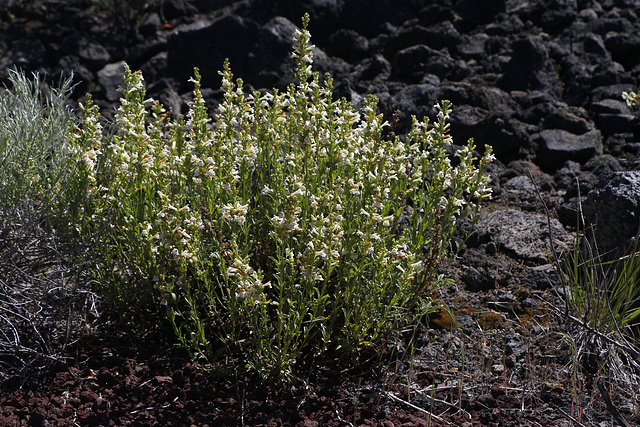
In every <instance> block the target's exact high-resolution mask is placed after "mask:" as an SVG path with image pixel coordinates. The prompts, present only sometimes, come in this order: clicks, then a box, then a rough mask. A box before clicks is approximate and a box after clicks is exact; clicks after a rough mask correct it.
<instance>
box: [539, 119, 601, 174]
mask: <svg viewBox="0 0 640 427" xmlns="http://www.w3.org/2000/svg"><path fill="white" fill-rule="evenodd" d="M539 139H540V148H539V150H538V155H537V157H536V163H537V164H538V165H539V166H540V167H541V168H542V169H546V170H554V169H556V168H558V167H559V166H561V165H562V164H564V162H566V161H567V160H575V161H577V162H580V163H584V162H586V161H587V160H589V159H590V158H591V157H593V156H594V155H596V154H602V135H601V134H600V131H598V130H593V131H590V132H587V133H585V134H583V135H576V134H573V133H571V132H568V131H566V130H563V129H545V130H543V131H542V132H540V135H539Z"/></svg>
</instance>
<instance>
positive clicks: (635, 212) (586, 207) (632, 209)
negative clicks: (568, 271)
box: [583, 171, 640, 256]
mask: <svg viewBox="0 0 640 427" xmlns="http://www.w3.org/2000/svg"><path fill="white" fill-rule="evenodd" d="M583 211H584V215H585V219H586V221H587V224H595V237H596V241H597V243H598V248H599V250H600V253H601V254H602V255H605V254H608V253H610V254H609V256H620V255H622V254H623V251H624V250H625V249H626V248H627V246H628V245H629V244H630V243H631V241H632V239H633V238H635V237H636V236H637V235H638V231H640V228H639V227H640V172H637V171H634V172H618V173H614V174H611V175H609V176H608V177H606V178H604V179H602V180H601V181H600V182H599V183H598V184H597V185H596V187H595V188H594V189H593V190H592V191H590V192H589V194H588V195H587V197H586V199H585V200H584V204H583Z"/></svg>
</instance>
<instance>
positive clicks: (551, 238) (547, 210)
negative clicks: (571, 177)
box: [527, 169, 580, 314]
mask: <svg viewBox="0 0 640 427" xmlns="http://www.w3.org/2000/svg"><path fill="white" fill-rule="evenodd" d="M527 172H528V173H529V179H530V180H531V183H532V184H533V188H535V190H536V194H538V197H539V198H540V202H542V206H543V207H544V211H545V212H546V214H547V227H548V228H549V243H550V245H551V253H552V254H553V258H554V259H555V261H556V265H560V258H558V252H557V251H556V246H555V244H554V243H553V235H552V234H551V214H550V213H549V208H548V207H547V204H546V203H545V202H544V199H543V198H542V194H540V190H538V184H536V181H535V180H534V179H533V175H531V170H529V169H527ZM578 191H580V188H579V187H578ZM562 289H563V292H564V296H565V298H564V311H565V314H569V300H568V299H567V285H566V283H565V282H564V281H563V282H562Z"/></svg>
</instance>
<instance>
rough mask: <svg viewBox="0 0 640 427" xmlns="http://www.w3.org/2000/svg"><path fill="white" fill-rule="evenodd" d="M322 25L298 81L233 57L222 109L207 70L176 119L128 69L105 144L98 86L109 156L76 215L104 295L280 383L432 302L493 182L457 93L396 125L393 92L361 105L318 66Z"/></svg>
mask: <svg viewBox="0 0 640 427" xmlns="http://www.w3.org/2000/svg"><path fill="white" fill-rule="evenodd" d="M308 22H309V17H308V16H305V17H304V18H303V27H302V30H300V31H297V33H296V38H295V44H296V47H295V50H294V52H293V56H294V58H295V59H296V61H297V67H296V69H295V75H296V83H295V84H292V85H291V86H289V88H288V89H287V90H286V91H284V92H279V91H278V90H274V91H273V92H272V93H266V94H262V93H259V92H254V93H252V94H246V93H245V92H244V90H243V82H242V80H241V79H237V80H234V78H233V75H232V72H231V69H230V65H229V63H228V61H227V62H225V64H224V68H223V70H222V71H221V73H220V74H221V76H222V91H223V93H224V102H223V103H222V104H221V105H220V106H219V108H218V111H217V114H216V115H215V117H214V119H213V120H211V119H210V118H209V116H208V114H207V110H206V106H205V103H204V100H203V98H202V94H201V92H200V75H199V73H198V70H197V69H196V70H195V72H194V78H193V79H192V80H191V81H192V83H193V84H194V87H195V88H194V91H193V100H192V101H191V103H190V105H189V111H188V113H187V115H186V117H184V118H181V119H179V120H178V121H172V120H170V119H169V118H168V116H167V115H166V114H165V111H164V110H163V108H162V106H161V105H159V104H158V103H153V102H152V101H149V100H146V98H145V89H144V84H143V79H142V75H141V74H140V73H139V72H132V71H131V70H129V68H127V69H126V74H125V87H124V89H123V98H122V100H121V107H120V109H119V110H118V114H117V121H116V122H117V123H116V124H117V127H118V129H119V130H118V132H117V134H116V135H114V136H113V137H112V138H111V139H110V140H107V142H101V141H102V140H104V138H101V135H100V134H101V131H100V129H99V128H98V127H97V126H96V123H97V117H98V111H97V109H96V108H95V107H93V106H91V103H90V99H89V100H88V101H87V105H85V106H84V123H85V125H84V126H83V128H82V131H81V132H80V133H79V135H78V140H79V141H81V142H82V144H83V146H86V147H89V148H88V151H87V153H88V154H87V156H85V159H87V158H89V159H94V158H95V161H91V162H88V161H85V162H84V163H83V164H84V166H83V168H84V169H83V170H84V173H85V174H86V179H85V180H84V181H83V182H86V183H87V185H88V189H87V191H86V192H87V194H89V195H90V199H89V201H88V202H87V203H86V204H85V205H84V206H83V211H82V212H79V213H78V218H82V221H80V220H79V219H78V218H76V219H74V220H73V221H77V222H78V223H82V227H81V231H82V232H83V233H95V235H96V236H98V237H97V243H96V245H95V247H96V250H95V251H94V253H93V260H94V263H95V273H96V277H97V278H98V280H99V282H100V283H101V284H102V287H103V288H104V290H105V292H106V293H107V294H109V295H111V296H112V297H113V298H114V300H115V301H118V302H119V303H120V304H122V306H123V307H124V308H126V309H127V310H129V311H135V310H137V311H138V312H140V314H144V312H145V311H147V312H158V310H166V313H167V317H168V319H169V321H170V323H171V325H172V327H173V330H174V331H175V333H176V335H177V337H178V339H179V341H180V343H181V344H182V345H183V346H184V348H185V349H187V350H188V351H189V352H190V353H191V355H192V356H193V358H194V359H196V360H197V361H199V362H200V363H201V365H202V366H215V362H216V361H217V360H220V359H219V358H220V357H221V356H230V357H231V359H232V360H235V361H236V362H237V363H238V366H239V367H240V368H242V369H248V370H249V371H251V372H255V373H258V374H259V375H261V376H262V377H263V378H264V379H265V380H268V381H283V380H284V381H291V380H294V379H295V375H296V369H297V368H298V367H299V365H300V364H301V363H302V361H303V360H306V361H309V360H318V361H319V360H322V359H323V358H326V357H344V360H345V361H346V360H347V358H348V357H349V358H350V359H349V360H357V357H352V356H357V355H361V354H363V352H367V351H369V350H374V349H375V347H376V346H377V345H379V344H381V343H384V342H385V341H388V340H391V339H393V338H395V337H396V335H397V334H398V333H399V331H400V330H401V328H402V327H403V326H406V325H407V324H408V323H411V322H414V321H416V319H418V318H419V317H420V316H421V315H423V314H424V313H426V312H427V311H428V310H429V307H430V297H431V296H432V294H433V292H434V291H435V290H436V289H437V286H438V284H440V283H442V281H443V280H445V279H444V278H443V277H442V276H441V275H438V272H437V269H438V266H439V264H440V262H441V260H442V259H443V257H444V256H446V254H447V248H448V247H449V244H450V239H451V237H452V234H453V233H454V231H455V230H456V227H457V225H458V222H459V220H460V219H461V218H463V217H464V216H466V215H468V214H472V213H474V212H476V211H477V208H478V203H479V202H481V201H482V200H483V199H485V198H486V197H489V195H490V188H489V187H488V186H487V182H488V178H487V176H486V175H485V174H484V167H485V165H486V163H487V162H489V161H490V160H491V159H492V155H491V149H490V147H486V148H485V154H484V155H483V156H482V157H481V158H479V159H478V158H475V157H474V145H473V141H469V142H468V144H467V145H465V146H464V147H462V148H461V149H460V150H458V151H457V153H456V155H455V157H456V158H457V160H456V162H457V166H455V167H454V166H452V164H451V163H452V162H451V159H450V158H449V157H448V156H447V150H446V148H447V147H449V146H450V145H451V144H452V143H453V142H452V139H451V137H450V135H449V132H448V131H449V125H448V123H447V119H448V116H449V113H450V111H451V105H450V103H449V102H447V101H443V102H442V103H441V104H440V105H438V106H437V108H438V120H437V122H436V123H434V125H433V126H428V123H427V122H422V121H418V120H417V119H416V118H414V119H413V126H412V129H411V131H410V133H409V134H408V135H407V138H406V141H402V140H401V139H400V138H399V137H395V138H391V139H389V138H385V137H383V133H384V132H383V131H384V129H385V127H386V126H388V124H387V123H385V122H383V119H382V117H381V116H380V115H378V114H376V107H377V99H376V98H374V97H372V96H370V97H368V98H367V100H366V103H365V106H364V107H363V108H362V110H361V111H357V110H355V109H354V107H353V106H352V105H351V104H350V103H349V102H347V101H346V100H344V99H341V100H334V99H333V98H332V80H331V78H330V76H329V75H326V76H324V77H323V78H322V79H321V77H320V75H319V74H318V73H314V72H312V68H311V67H312V62H313V55H312V49H313V46H312V45H311V44H310V34H309V32H308V30H307V25H308ZM149 105H151V106H150V107H149ZM405 218H406V219H408V221H407V220H404V219H405ZM100 230H103V232H98V231H100ZM161 307H164V308H161Z"/></svg>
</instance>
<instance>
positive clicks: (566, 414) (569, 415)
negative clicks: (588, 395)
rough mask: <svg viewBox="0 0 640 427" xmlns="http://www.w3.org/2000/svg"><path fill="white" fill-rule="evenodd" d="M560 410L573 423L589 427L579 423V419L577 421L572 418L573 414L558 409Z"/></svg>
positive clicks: (581, 426)
mask: <svg viewBox="0 0 640 427" xmlns="http://www.w3.org/2000/svg"><path fill="white" fill-rule="evenodd" d="M558 410H559V411H560V412H562V413H563V414H564V415H565V416H566V417H568V418H569V419H570V420H571V421H573V422H574V423H576V424H578V425H579V426H580V427H587V426H585V425H584V424H582V423H581V422H580V421H578V420H577V419H575V418H574V417H572V416H571V414H568V413H567V412H566V411H565V410H563V409H562V408H560V407H558Z"/></svg>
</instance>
